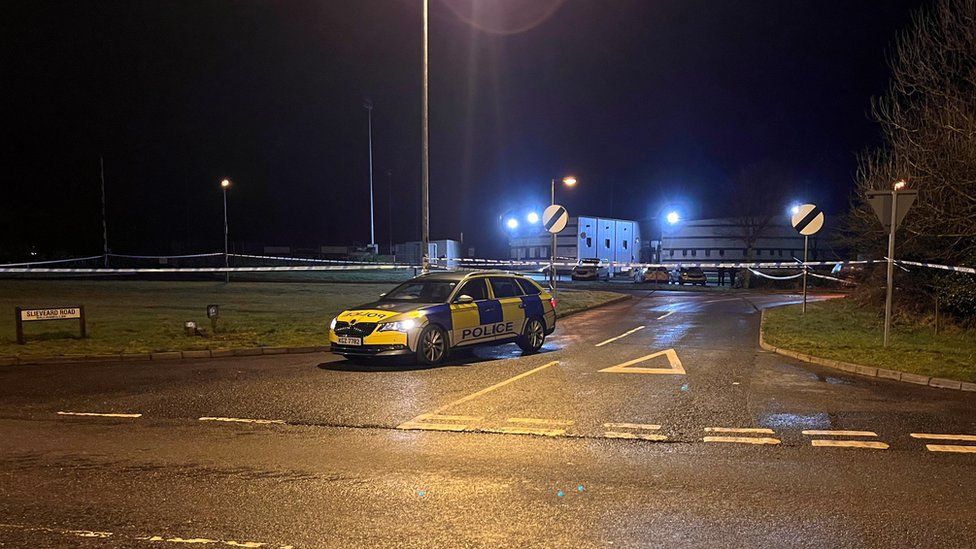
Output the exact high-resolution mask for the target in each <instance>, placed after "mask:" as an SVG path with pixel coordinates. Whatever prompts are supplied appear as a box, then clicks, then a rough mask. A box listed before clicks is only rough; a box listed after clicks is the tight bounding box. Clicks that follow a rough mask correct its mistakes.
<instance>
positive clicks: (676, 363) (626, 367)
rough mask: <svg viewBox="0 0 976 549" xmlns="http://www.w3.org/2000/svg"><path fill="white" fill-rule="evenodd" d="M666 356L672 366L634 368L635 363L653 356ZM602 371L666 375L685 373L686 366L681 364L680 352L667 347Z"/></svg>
mask: <svg viewBox="0 0 976 549" xmlns="http://www.w3.org/2000/svg"><path fill="white" fill-rule="evenodd" d="M662 355H663V356H665V357H667V359H668V363H669V364H670V365H671V367H670V368H634V367H633V365H634V364H639V363H641V362H646V361H648V360H651V359H652V358H656V357H659V356H662ZM600 371H601V372H606V373H610V374H664V375H684V374H685V373H686V372H685V368H684V366H682V365H681V360H680V359H678V353H676V352H674V349H666V350H664V351H658V352H656V353H653V354H649V355H646V356H642V357H640V358H635V359H634V360H630V361H627V362H624V363H623V364H617V365H616V366H611V367H609V368H604V369H602V370H600Z"/></svg>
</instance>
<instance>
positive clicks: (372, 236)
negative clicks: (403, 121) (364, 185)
mask: <svg viewBox="0 0 976 549" xmlns="http://www.w3.org/2000/svg"><path fill="white" fill-rule="evenodd" d="M363 107H365V108H366V117H367V119H368V123H367V124H368V128H369V249H370V251H372V252H373V253H374V254H375V253H378V252H379V249H378V248H377V246H376V228H375V225H374V217H373V101H372V100H370V99H368V98H367V99H365V100H363Z"/></svg>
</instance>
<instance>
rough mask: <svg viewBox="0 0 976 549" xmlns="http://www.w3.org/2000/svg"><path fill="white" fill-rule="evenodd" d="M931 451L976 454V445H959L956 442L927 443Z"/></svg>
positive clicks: (926, 446)
mask: <svg viewBox="0 0 976 549" xmlns="http://www.w3.org/2000/svg"><path fill="white" fill-rule="evenodd" d="M925 448H927V449H928V451H929V452H956V453H959V454H976V446H958V445H954V444H926V445H925Z"/></svg>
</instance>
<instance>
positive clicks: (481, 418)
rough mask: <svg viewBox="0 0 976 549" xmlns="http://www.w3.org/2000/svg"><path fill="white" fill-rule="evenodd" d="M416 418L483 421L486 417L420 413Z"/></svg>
mask: <svg viewBox="0 0 976 549" xmlns="http://www.w3.org/2000/svg"><path fill="white" fill-rule="evenodd" d="M414 419H439V420H441V421H481V420H483V419H485V418H483V417H478V416H445V415H441V414H420V415H419V416H417V417H416V418H414Z"/></svg>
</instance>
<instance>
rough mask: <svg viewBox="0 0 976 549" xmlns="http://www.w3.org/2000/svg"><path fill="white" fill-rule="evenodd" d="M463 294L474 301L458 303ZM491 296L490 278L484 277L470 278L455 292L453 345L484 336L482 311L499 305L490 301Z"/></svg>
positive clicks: (452, 303) (452, 307) (466, 342)
mask: <svg viewBox="0 0 976 549" xmlns="http://www.w3.org/2000/svg"><path fill="white" fill-rule="evenodd" d="M462 295H467V296H470V297H471V298H472V299H473V300H474V301H471V302H470V303H458V298H460V297H461V296H462ZM490 297H491V296H490V294H489V293H488V280H487V279H486V278H484V277H479V278H472V279H470V280H468V281H467V282H465V283H464V285H462V286H461V289H459V290H458V291H457V293H456V294H454V299H453V301H452V302H451V326H452V328H451V344H452V345H470V344H472V343H477V342H478V341H479V340H482V339H483V338H484V330H481V329H480V327H481V324H482V311H483V310H490V309H491V308H492V307H493V306H497V305H495V304H493V303H490V301H491V300H490V299H489V298H490Z"/></svg>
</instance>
